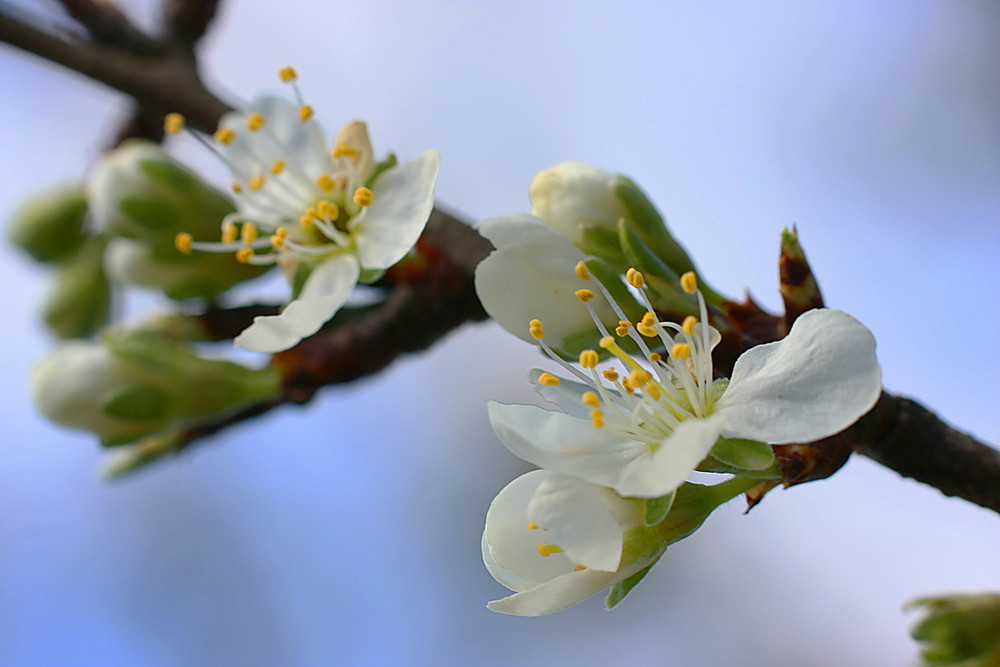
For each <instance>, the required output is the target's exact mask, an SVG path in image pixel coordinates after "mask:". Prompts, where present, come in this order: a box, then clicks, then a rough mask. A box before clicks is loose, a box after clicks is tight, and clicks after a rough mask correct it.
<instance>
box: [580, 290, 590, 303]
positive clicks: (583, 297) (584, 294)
mask: <svg viewBox="0 0 1000 667" xmlns="http://www.w3.org/2000/svg"><path fill="white" fill-rule="evenodd" d="M576 298H577V299H579V300H580V301H583V302H584V303H587V302H588V301H592V300H593V298H594V293H593V292H591V291H590V290H589V289H578V290H577V291H576Z"/></svg>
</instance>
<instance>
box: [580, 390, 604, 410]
mask: <svg viewBox="0 0 1000 667" xmlns="http://www.w3.org/2000/svg"><path fill="white" fill-rule="evenodd" d="M580 401H581V402H582V403H583V404H584V405H586V406H587V407H588V408H599V407H601V399H599V398H598V397H597V394H596V393H595V392H592V391H585V392H583V395H582V396H580Z"/></svg>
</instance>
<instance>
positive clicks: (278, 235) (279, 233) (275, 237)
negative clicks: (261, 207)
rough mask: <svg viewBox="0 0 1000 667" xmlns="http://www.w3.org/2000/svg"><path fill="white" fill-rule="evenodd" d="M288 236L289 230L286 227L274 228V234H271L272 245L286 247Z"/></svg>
mask: <svg viewBox="0 0 1000 667" xmlns="http://www.w3.org/2000/svg"><path fill="white" fill-rule="evenodd" d="M286 238H288V230H287V229H285V228H284V227H278V228H277V229H275V230H274V234H272V235H271V245H272V246H274V247H275V248H283V247H285V239H286Z"/></svg>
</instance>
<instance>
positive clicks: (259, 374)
mask: <svg viewBox="0 0 1000 667" xmlns="http://www.w3.org/2000/svg"><path fill="white" fill-rule="evenodd" d="M280 391H281V383H280V378H279V376H278V374H277V371H275V370H274V369H273V368H270V367H268V368H264V369H260V370H254V369H249V368H246V367H244V366H241V365H239V364H234V363H231V362H228V361H219V360H209V359H203V358H201V357H199V356H197V355H196V354H195V353H194V352H193V351H192V349H191V348H190V347H188V346H187V345H184V344H183V343H178V342H176V341H171V340H167V339H165V338H163V337H162V336H160V335H158V334H157V333H156V332H153V331H149V330H134V331H118V332H111V333H109V334H107V335H106V336H105V337H104V339H103V340H101V341H100V342H97V343H91V342H82V341H79V342H69V343H64V344H63V345H62V346H60V347H58V348H56V349H55V350H54V351H53V352H52V353H51V354H50V355H49V356H48V357H46V358H45V359H43V360H42V361H41V362H39V364H38V365H37V366H36V367H35V369H34V371H33V373H32V377H31V393H32V397H33V399H34V401H35V405H36V406H37V407H38V409H39V411H40V412H41V413H42V414H44V415H45V416H46V417H48V418H49V419H51V420H52V421H54V422H57V423H59V424H62V425H64V426H67V427H69V428H75V429H81V430H85V431H91V432H92V433H94V434H95V435H97V436H98V437H99V438H100V440H101V443H102V444H104V445H120V444H126V443H130V442H133V441H135V440H137V439H139V438H142V437H144V436H148V435H151V434H154V433H158V432H161V431H165V430H167V429H169V428H173V429H177V428H183V427H185V426H187V425H189V424H193V423H197V422H198V421H201V420H204V419H206V418H210V417H213V418H214V417H220V416H224V415H225V414H227V413H229V412H232V411H235V410H238V409H240V408H243V407H246V406H249V405H253V404H255V403H259V402H263V401H267V400H272V399H274V398H276V397H277V396H278V395H279V394H280Z"/></svg>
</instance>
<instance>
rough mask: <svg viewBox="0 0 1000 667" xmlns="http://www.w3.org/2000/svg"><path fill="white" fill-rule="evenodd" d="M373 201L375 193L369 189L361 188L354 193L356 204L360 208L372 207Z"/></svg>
mask: <svg viewBox="0 0 1000 667" xmlns="http://www.w3.org/2000/svg"><path fill="white" fill-rule="evenodd" d="M373 199H375V193H374V192H372V191H371V190H369V189H368V188H364V187H361V188H358V189H357V190H355V191H354V203H355V204H357V205H358V206H371V205H372V200H373Z"/></svg>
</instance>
